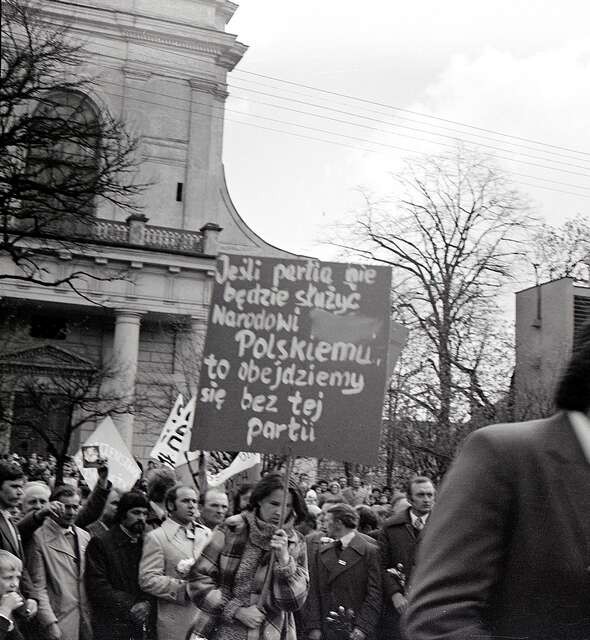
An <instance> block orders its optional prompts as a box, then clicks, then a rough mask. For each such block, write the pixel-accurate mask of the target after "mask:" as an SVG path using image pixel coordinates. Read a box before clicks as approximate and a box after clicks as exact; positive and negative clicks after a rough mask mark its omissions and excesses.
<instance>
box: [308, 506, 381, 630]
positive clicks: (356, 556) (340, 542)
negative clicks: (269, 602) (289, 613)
mask: <svg viewBox="0 0 590 640" xmlns="http://www.w3.org/2000/svg"><path fill="white" fill-rule="evenodd" d="M358 519H359V516H358V513H357V512H356V511H355V509H353V508H352V507H351V506H350V505H348V504H337V505H334V506H333V507H330V508H329V509H328V510H327V513H326V527H327V533H328V536H329V537H330V538H333V541H332V542H329V543H326V544H322V543H321V541H319V543H318V544H315V545H310V546H309V547H308V549H310V550H311V553H312V554H313V555H312V557H310V558H309V561H308V566H309V573H310V576H309V595H308V597H307V602H306V603H305V607H304V610H303V615H302V618H303V620H304V623H305V626H306V629H307V631H308V634H309V638H310V639H311V640H320V639H321V638H326V637H331V634H332V632H331V629H330V626H329V624H328V623H327V622H326V617H327V616H328V614H329V613H330V611H336V610H337V609H338V607H344V608H345V609H352V610H353V611H354V621H353V628H352V633H351V634H350V639H351V640H372V639H373V638H374V635H375V629H376V626H377V622H378V620H379V615H380V613H381V599H382V591H381V572H380V569H379V551H378V548H377V546H376V545H375V544H372V543H371V542H368V541H367V538H366V536H362V535H361V534H359V533H358V532H357V530H356V527H357V525H358Z"/></svg>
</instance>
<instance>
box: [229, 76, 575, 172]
mask: <svg viewBox="0 0 590 640" xmlns="http://www.w3.org/2000/svg"><path fill="white" fill-rule="evenodd" d="M237 80H238V81H239V82H246V83H247V84H248V85H254V86H258V87H262V88H264V89H271V90H274V91H281V93H282V95H281V96H276V97H277V98H279V97H280V98H281V99H283V100H287V101H291V97H289V96H288V95H287V93H285V92H288V93H291V94H293V95H296V96H299V97H303V98H307V99H308V100H309V99H310V95H309V93H303V92H302V91H297V90H294V89H288V88H287V89H286V88H285V87H278V86H276V85H272V84H271V85H269V84H267V83H265V82H261V81H259V80H250V79H246V78H238V79H237ZM228 86H229V87H232V88H238V89H239V88H242V87H239V86H238V85H235V84H234V83H233V81H232V82H231V84H229V83H228ZM273 95H274V94H273ZM230 97H231V94H230ZM318 98H319V99H323V100H327V102H328V104H323V105H318V108H321V109H328V110H331V107H330V106H329V105H330V104H335V105H338V106H339V107H344V106H346V107H349V105H348V104H346V103H344V102H342V101H338V102H336V101H334V100H331V99H329V98H322V97H319V96H318ZM293 101H295V100H293ZM359 108H360V109H362V111H364V112H365V113H372V114H375V115H379V116H384V115H386V114H385V113H383V110H381V111H378V110H377V109H369V108H367V107H359ZM355 115H356V116H357V117H359V118H363V117H364V115H363V114H362V113H360V112H359V113H357V114H355ZM387 115H390V116H391V117H393V118H395V119H396V121H397V120H400V121H402V122H409V123H410V124H419V125H421V126H427V127H433V128H435V129H438V130H440V131H448V132H450V133H456V134H458V135H459V136H464V135H469V136H471V137H472V138H475V140H471V139H470V140H469V141H470V142H474V143H475V142H477V140H478V139H481V140H487V141H489V142H495V143H497V144H505V145H510V146H512V147H520V148H522V149H528V150H529V151H535V152H537V153H546V154H549V153H550V154H552V156H555V157H558V158H566V159H568V160H576V161H579V160H580V158H579V157H577V156H575V155H572V154H561V153H556V152H555V151H554V150H553V149H551V150H549V149H548V150H545V149H540V148H538V147H532V146H530V145H528V144H522V143H520V142H512V141H510V140H498V139H497V138H493V137H490V136H487V135H482V134H480V133H475V132H469V131H468V132H466V131H461V130H460V129H454V128H452V127H446V126H444V125H440V124H435V123H431V122H422V121H420V120H416V119H415V118H407V117H404V116H401V115H398V114H387ZM389 122H391V121H389ZM391 125H392V126H396V123H395V122H391ZM428 133H429V134H433V135H434V134H436V133H437V132H436V131H428ZM537 144H542V143H537ZM510 152H511V153H512V152H513V151H512V149H510ZM576 153H579V152H576ZM544 159H545V158H544Z"/></svg>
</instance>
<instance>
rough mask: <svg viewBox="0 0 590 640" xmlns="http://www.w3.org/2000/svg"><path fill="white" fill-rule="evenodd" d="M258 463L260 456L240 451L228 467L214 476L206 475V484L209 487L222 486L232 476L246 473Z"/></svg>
mask: <svg viewBox="0 0 590 640" xmlns="http://www.w3.org/2000/svg"><path fill="white" fill-rule="evenodd" d="M259 463H260V454H259V453H249V452H246V451H241V452H240V453H238V455H237V456H236V457H235V458H234V459H233V461H232V463H231V464H230V465H229V467H226V468H225V469H222V470H221V471H220V472H219V473H216V474H215V475H209V474H207V484H208V485H209V486H210V487H216V486H219V485H220V484H223V483H224V482H226V481H227V480H229V479H230V478H231V477H232V476H235V475H237V474H238V473H242V471H246V469H249V468H250V467H253V466H254V465H255V464H259Z"/></svg>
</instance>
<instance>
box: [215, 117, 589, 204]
mask: <svg viewBox="0 0 590 640" xmlns="http://www.w3.org/2000/svg"><path fill="white" fill-rule="evenodd" d="M213 117H215V118H216V117H217V116H213ZM220 119H222V120H225V121H226V122H232V123H234V124H241V125H245V126H247V127H254V128H255V129H261V130H263V131H273V132H275V133H280V134H283V135H288V136H292V137H294V138H302V139H304V140H313V141H315V142H325V143H327V144H332V145H337V146H339V147H346V148H347V149H355V150H358V151H364V152H366V153H378V154H384V153H385V152H384V151H379V150H378V149H364V148H362V147H357V146H353V145H350V144H345V143H343V142H335V141H334V140H325V139H323V138H316V137H314V136H306V135H304V134H301V133H294V132H293V131H285V130H283V129H274V128H272V127H265V126H263V125H259V124H256V123H254V122H243V121H241V120H235V119H234V118H220ZM411 153H412V154H413V155H417V156H422V155H424V154H422V153H420V152H419V151H412V152H411ZM516 175H525V174H516ZM526 177H528V178H532V179H533V180H545V179H544V178H537V177H536V176H526ZM519 182H520V184H522V185H524V186H527V187H532V188H534V189H545V190H547V191H554V192H556V193H564V194H566V195H570V196H576V197H578V198H585V199H590V195H584V194H582V193H573V192H571V191H565V190H563V189H555V188H553V187H545V186H543V185H540V184H531V183H529V182H521V181H519ZM549 182H554V181H553V180H550V181H549ZM558 184H563V183H558ZM572 186H576V185H572ZM576 188H579V187H576ZM581 188H583V189H585V187H581Z"/></svg>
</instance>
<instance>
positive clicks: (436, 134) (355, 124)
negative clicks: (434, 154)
mask: <svg viewBox="0 0 590 640" xmlns="http://www.w3.org/2000/svg"><path fill="white" fill-rule="evenodd" d="M237 88H238V89H240V90H243V91H249V92H253V93H259V94H262V95H266V96H271V97H273V98H278V99H279V100H289V101H290V102H297V103H299V104H305V105H308V106H311V107H318V108H323V109H329V110H330V111H334V112H336V113H342V114H345V115H349V116H353V117H357V118H363V119H365V120H370V121H371V122H378V123H381V124H385V125H390V126H393V127H399V128H402V129H407V130H408V131H417V132H419V133H426V134H428V135H435V136H439V137H442V138H447V139H450V140H455V141H456V140H457V137H456V136H449V135H446V134H444V133H436V132H433V131H427V130H424V129H418V128H416V127H408V126H405V125H398V124H395V123H393V122H388V121H387V120H379V119H377V118H371V117H369V116H362V115H357V114H355V113H351V112H350V111H342V110H340V109H333V108H330V107H321V105H317V104H314V103H311V102H305V101H302V100H290V99H289V98H282V97H281V96H277V95H274V94H270V93H265V92H263V91H255V90H254V89H243V88H242V87H237ZM242 99H247V100H248V101H249V102H253V103H255V104H261V105H265V106H268V107H276V108H277V109H284V110H286V111H292V112H295V113H299V114H303V115H308V116H312V117H315V118H322V119H325V120H331V121H333V122H339V123H341V124H349V125H352V126H355V127H363V128H365V129H371V130H372V131H380V132H383V133H390V134H391V133H393V134H394V135H399V136H404V137H406V138H411V139H412V140H420V141H422V142H430V140H425V139H424V138H416V137H413V136H407V135H405V134H402V133H396V132H392V131H385V130H384V129H380V128H376V127H369V126H367V125H363V124H359V123H356V122H351V121H349V120H341V119H338V118H332V117H330V116H325V115H322V114H316V113H311V112H309V111H303V110H301V109H294V108H292V107H285V106H283V105H277V104H273V103H271V102H265V101H262V100H252V99H251V98H242ZM460 140H461V141H462V142H464V143H466V144H469V145H477V146H479V147H485V148H487V149H493V150H494V151H501V152H502V153H515V154H517V155H521V156H523V157H525V158H533V159H536V160H543V161H545V162H553V163H555V164H561V165H564V166H566V167H574V168H577V169H584V170H587V171H590V166H584V165H579V164H571V163H569V162H562V161H560V160H551V159H550V158H542V157H540V156H535V155H531V154H529V153H524V152H522V151H511V150H510V149H502V148H500V147H494V146H493V145H490V144H485V143H482V142H472V141H470V140H465V139H463V138H461V139H460ZM439 144H443V145H446V146H449V144H448V143H444V142H440V143H439ZM450 146H454V145H450Z"/></svg>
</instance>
